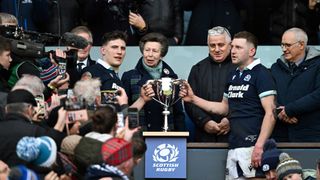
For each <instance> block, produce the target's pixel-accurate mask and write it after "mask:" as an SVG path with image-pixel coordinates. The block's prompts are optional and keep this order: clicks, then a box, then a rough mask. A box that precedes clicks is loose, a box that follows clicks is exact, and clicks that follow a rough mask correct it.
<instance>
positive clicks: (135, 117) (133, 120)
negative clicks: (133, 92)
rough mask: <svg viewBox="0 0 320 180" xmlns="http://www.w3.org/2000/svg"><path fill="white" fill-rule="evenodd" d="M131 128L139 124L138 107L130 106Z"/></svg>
mask: <svg viewBox="0 0 320 180" xmlns="http://www.w3.org/2000/svg"><path fill="white" fill-rule="evenodd" d="M128 119H129V129H134V128H136V127H138V126H139V111H138V109H137V108H128Z"/></svg>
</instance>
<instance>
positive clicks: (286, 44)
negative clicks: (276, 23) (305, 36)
mask: <svg viewBox="0 0 320 180" xmlns="http://www.w3.org/2000/svg"><path fill="white" fill-rule="evenodd" d="M297 43H300V41H297V42H294V43H291V44H289V43H281V44H280V46H281V48H286V49H288V48H290V47H291V46H293V45H295V44H297Z"/></svg>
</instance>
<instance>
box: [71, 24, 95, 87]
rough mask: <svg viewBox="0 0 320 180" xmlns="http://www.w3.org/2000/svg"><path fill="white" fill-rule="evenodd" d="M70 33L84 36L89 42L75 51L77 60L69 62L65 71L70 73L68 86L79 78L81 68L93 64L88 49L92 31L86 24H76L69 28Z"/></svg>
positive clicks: (93, 61) (72, 84)
mask: <svg viewBox="0 0 320 180" xmlns="http://www.w3.org/2000/svg"><path fill="white" fill-rule="evenodd" d="M71 32H72V33H74V34H76V35H78V36H81V37H83V38H85V39H86V40H87V41H88V42H89V44H88V46H87V47H86V48H84V49H79V50H78V53H77V61H74V62H72V63H69V65H68V69H67V72H68V73H69V75H70V85H69V86H70V87H71V88H72V87H73V86H74V84H75V83H76V82H77V81H78V80H80V78H81V74H82V70H83V69H84V68H86V67H89V66H91V65H94V64H95V63H96V61H95V60H92V59H91V58H90V50H91V47H92V33H91V31H90V30H89V29H88V28H87V27H86V26H77V27H75V28H74V29H72V30H71Z"/></svg>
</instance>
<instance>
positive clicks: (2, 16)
mask: <svg viewBox="0 0 320 180" xmlns="http://www.w3.org/2000/svg"><path fill="white" fill-rule="evenodd" d="M0 23H1V25H5V24H15V25H16V26H18V20H17V18H16V17H15V16H14V15H12V14H8V13H3V12H2V13H0Z"/></svg>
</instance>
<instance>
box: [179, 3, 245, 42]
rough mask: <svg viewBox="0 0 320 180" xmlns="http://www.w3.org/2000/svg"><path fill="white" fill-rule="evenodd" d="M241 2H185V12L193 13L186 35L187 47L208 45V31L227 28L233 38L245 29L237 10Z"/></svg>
mask: <svg viewBox="0 0 320 180" xmlns="http://www.w3.org/2000/svg"><path fill="white" fill-rule="evenodd" d="M237 1H239V0H223V1H221V0H183V1H182V5H183V8H184V10H186V11H192V15H191V17H190V22H189V27H188V31H187V35H186V41H185V44H186V45H206V44H207V35H208V29H211V28H212V27H214V26H223V27H226V28H227V29H228V30H229V31H230V33H231V36H233V35H234V34H235V33H237V32H239V31H241V30H242V29H243V27H242V23H241V18H240V14H239V12H238V9H237V8H236V4H235V3H238V2H237Z"/></svg>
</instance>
